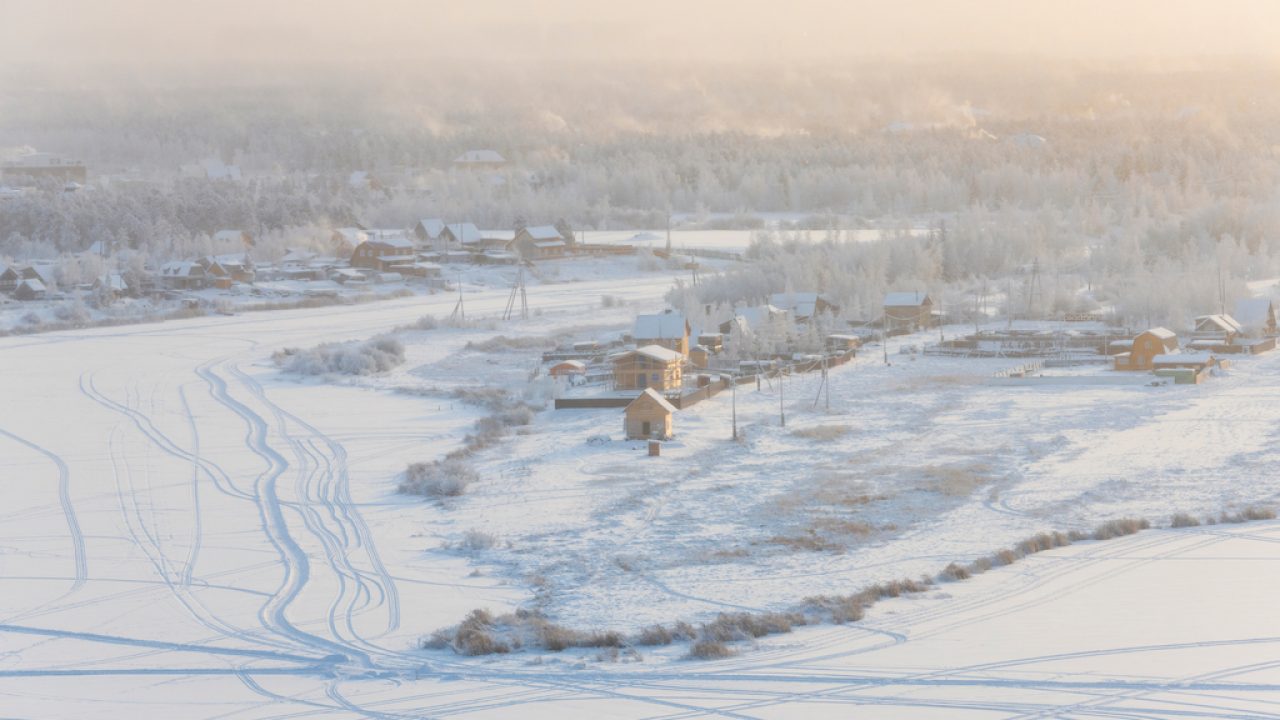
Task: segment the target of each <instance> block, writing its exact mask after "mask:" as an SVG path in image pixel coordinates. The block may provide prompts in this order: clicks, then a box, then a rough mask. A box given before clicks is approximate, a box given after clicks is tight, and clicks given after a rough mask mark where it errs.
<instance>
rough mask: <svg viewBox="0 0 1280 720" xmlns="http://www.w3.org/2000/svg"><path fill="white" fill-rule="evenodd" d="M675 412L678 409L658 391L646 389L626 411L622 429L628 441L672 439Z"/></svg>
mask: <svg viewBox="0 0 1280 720" xmlns="http://www.w3.org/2000/svg"><path fill="white" fill-rule="evenodd" d="M675 412H676V407H675V406H674V405H672V404H671V403H669V402H667V399H666V398H664V397H662V395H661V394H659V393H658V391H656V390H654V389H653V388H645V391H644V392H642V393H640V395H639V396H638V397H637V398H636V399H635V400H632V401H631V404H630V405H628V406H627V409H626V410H625V411H624V413H623V414H624V417H623V421H622V429H623V430H624V431H625V432H626V434H627V439H628V440H637V439H652V438H657V439H659V440H667V439H670V438H671V418H672V416H673V415H675Z"/></svg>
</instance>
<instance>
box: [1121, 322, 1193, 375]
mask: <svg viewBox="0 0 1280 720" xmlns="http://www.w3.org/2000/svg"><path fill="white" fill-rule="evenodd" d="M1177 349H1178V336H1177V335H1175V334H1174V333H1173V331H1172V330H1169V329H1168V328H1162V327H1157V328H1151V329H1150V330H1147V331H1146V332H1144V333H1142V334H1140V335H1138V336H1137V337H1135V338H1134V339H1133V343H1132V344H1131V345H1130V346H1129V352H1122V353H1118V354H1117V355H1115V363H1116V364H1115V369H1116V370H1146V371H1149V370H1151V369H1152V365H1151V361H1152V360H1153V359H1154V358H1155V357H1156V356H1158V355H1168V354H1171V353H1173V352H1174V351H1175V350H1177Z"/></svg>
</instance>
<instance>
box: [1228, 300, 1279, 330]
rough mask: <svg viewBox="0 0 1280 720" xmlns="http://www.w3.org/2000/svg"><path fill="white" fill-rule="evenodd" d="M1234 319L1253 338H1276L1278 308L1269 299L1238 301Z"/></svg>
mask: <svg viewBox="0 0 1280 720" xmlns="http://www.w3.org/2000/svg"><path fill="white" fill-rule="evenodd" d="M1234 317H1235V319H1236V320H1237V321H1238V322H1239V323H1240V325H1241V326H1243V327H1244V329H1245V331H1246V332H1247V333H1248V334H1249V335H1251V336H1253V337H1258V338H1265V337H1275V336H1276V334H1277V331H1276V308H1275V305H1274V304H1273V303H1272V302H1271V300H1270V299H1269V298H1244V299H1241V300H1238V301H1236V312H1235V316H1234Z"/></svg>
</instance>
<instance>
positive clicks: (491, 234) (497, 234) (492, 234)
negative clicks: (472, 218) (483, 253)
mask: <svg viewBox="0 0 1280 720" xmlns="http://www.w3.org/2000/svg"><path fill="white" fill-rule="evenodd" d="M480 237H481V238H482V239H484V240H497V241H499V242H511V241H512V240H515V239H516V231H515V230H481V231H480Z"/></svg>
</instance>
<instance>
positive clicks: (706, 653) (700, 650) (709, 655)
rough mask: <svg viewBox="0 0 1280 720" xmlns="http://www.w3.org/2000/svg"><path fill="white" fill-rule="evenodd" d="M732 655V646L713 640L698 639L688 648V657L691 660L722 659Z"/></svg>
mask: <svg viewBox="0 0 1280 720" xmlns="http://www.w3.org/2000/svg"><path fill="white" fill-rule="evenodd" d="M733 655H734V652H733V649H732V648H730V647H729V646H728V645H725V644H724V643H722V642H716V641H714V640H699V641H698V642H696V643H694V644H693V646H692V647H690V648H689V657H690V659H693V660H723V659H724V658H727V657H733Z"/></svg>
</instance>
